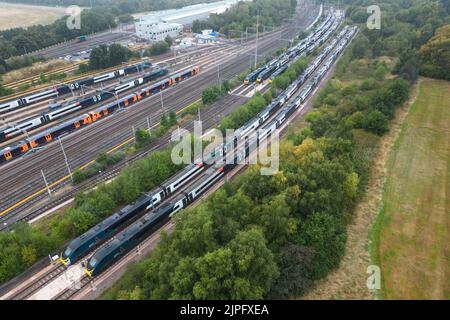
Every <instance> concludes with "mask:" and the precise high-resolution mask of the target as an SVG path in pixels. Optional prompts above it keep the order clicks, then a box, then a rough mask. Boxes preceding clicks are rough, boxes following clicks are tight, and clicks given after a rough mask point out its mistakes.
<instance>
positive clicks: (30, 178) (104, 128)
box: [0, 8, 317, 223]
mask: <svg viewBox="0 0 450 320" xmlns="http://www.w3.org/2000/svg"><path fill="white" fill-rule="evenodd" d="M309 9H311V8H309ZM316 10H317V8H316ZM314 19H315V14H313V13H312V12H311V10H301V11H300V13H299V16H298V23H297V30H294V29H295V25H291V27H290V28H289V30H288V31H287V32H286V33H285V34H284V37H292V36H293V35H295V34H296V33H298V32H299V31H300V30H302V29H304V28H305V27H307V26H308V25H309V24H310V23H311V22H312V21H313V20H314ZM284 45H285V42H284V41H280V39H279V33H276V34H274V35H273V36H271V37H268V38H266V39H264V40H260V41H259V45H258V53H259V59H260V60H262V59H264V57H266V56H268V55H269V54H270V53H272V52H274V51H276V50H277V49H278V48H280V47H282V46H284ZM253 52H254V44H253V43H249V44H248V45H247V46H245V47H243V48H241V53H240V54H237V55H234V56H229V57H227V59H226V60H225V61H223V62H222V63H221V65H220V77H221V79H230V78H232V77H234V76H235V75H237V74H239V73H240V72H242V71H244V70H246V69H247V68H248V67H249V65H250V64H252V61H253V59H254V58H253V57H252V56H251V55H249V53H253ZM216 79H217V70H216V67H215V66H214V65H213V66H211V67H209V68H204V69H203V71H202V72H201V73H200V74H199V75H198V76H196V77H195V78H193V79H190V80H188V81H185V82H183V83H180V84H179V85H177V86H176V87H174V88H172V89H169V90H168V91H165V92H163V99H164V110H161V101H160V97H159V95H157V96H153V97H151V98H149V99H147V100H144V101H141V102H140V103H138V104H136V105H134V106H133V107H132V108H129V109H128V110H126V111H124V112H122V113H119V114H117V115H115V116H113V117H110V118H109V119H108V118H107V119H105V121H100V122H98V123H95V124H92V125H91V126H88V127H86V128H85V129H82V130H80V131H78V132H75V133H73V134H71V135H68V136H66V137H64V138H63V139H62V144H63V146H64V150H65V152H66V154H67V157H68V163H69V165H70V168H71V169H72V170H74V169H75V168H78V167H80V166H82V165H84V164H86V163H88V162H89V161H91V160H93V159H95V157H96V155H98V153H99V152H105V151H107V150H110V149H112V148H113V147H115V146H117V145H118V144H119V143H120V142H122V141H124V140H126V139H129V138H131V137H132V136H133V131H132V127H133V126H134V128H135V129H136V128H140V127H147V118H149V120H150V122H151V123H153V124H154V123H156V122H157V120H159V119H160V117H161V115H162V114H163V112H169V111H172V110H173V111H178V110H180V109H182V108H183V107H185V106H187V105H189V104H190V103H192V102H194V101H196V100H197V99H198V98H199V97H200V96H201V92H202V91H203V89H204V88H206V87H208V86H210V85H211V84H212V83H215V82H216ZM41 170H43V172H44V174H45V175H46V178H47V180H48V182H49V183H52V182H55V181H58V180H59V179H61V178H64V177H66V181H67V174H68V169H67V167H66V164H65V160H64V156H63V153H62V149H61V145H60V144H59V143H52V144H50V145H48V146H46V147H45V148H44V150H40V151H39V152H36V153H34V154H30V155H28V156H26V157H24V158H22V159H18V160H16V161H13V162H11V163H9V164H7V165H5V166H3V167H2V168H1V172H0V194H1V195H0V212H2V211H4V210H5V209H8V208H10V207H11V206H13V205H15V204H17V203H18V202H20V201H22V200H23V199H24V198H25V197H27V196H29V195H32V194H33V193H34V192H36V191H38V190H42V189H43V188H45V183H44V181H43V178H42V175H41ZM45 197H46V193H45V192H42V193H41V194H40V195H38V196H36V197H34V198H33V199H32V201H31V199H30V201H24V202H22V203H21V204H20V205H17V206H16V207H15V208H14V209H13V210H11V211H9V212H8V213H7V215H6V214H5V215H4V217H3V218H5V217H6V218H7V219H8V220H9V217H14V216H15V215H17V214H18V213H20V214H23V213H24V212H26V209H28V208H30V205H31V203H32V202H34V203H36V202H37V200H36V199H40V200H42V199H45ZM14 220H15V219H14ZM11 221H13V220H9V221H7V222H8V223H10V222H11Z"/></svg>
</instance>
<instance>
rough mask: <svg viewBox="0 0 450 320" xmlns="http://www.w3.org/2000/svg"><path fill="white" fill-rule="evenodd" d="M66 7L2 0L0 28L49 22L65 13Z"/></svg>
mask: <svg viewBox="0 0 450 320" xmlns="http://www.w3.org/2000/svg"><path fill="white" fill-rule="evenodd" d="M65 12H66V8H64V7H58V8H56V7H44V6H30V5H24V4H12V3H5V2H0V30H6V29H11V28H16V27H28V26H32V25H35V24H49V23H52V22H53V21H55V20H56V19H58V18H60V17H62V16H64V15H65Z"/></svg>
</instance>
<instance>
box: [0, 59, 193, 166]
mask: <svg viewBox="0 0 450 320" xmlns="http://www.w3.org/2000/svg"><path fill="white" fill-rule="evenodd" d="M199 72H200V67H198V66H196V67H191V68H189V69H187V70H184V71H181V72H179V73H176V74H174V75H172V76H170V77H167V78H165V79H163V80H160V81H158V82H156V83H153V84H151V85H150V86H148V87H145V88H142V89H140V90H138V91H136V92H133V93H130V94H128V95H126V96H124V97H121V98H118V99H115V100H113V101H112V102H109V103H107V104H105V105H102V106H100V107H98V108H96V109H95V110H92V111H90V112H88V113H86V114H82V115H79V116H77V117H75V118H73V119H70V120H67V121H64V122H62V123H60V124H58V125H56V126H54V127H51V128H49V129H47V130H44V131H42V132H39V133H37V134H35V135H33V136H31V137H27V138H26V139H25V140H22V141H19V142H17V143H16V144H14V145H12V146H8V147H6V148H3V149H2V150H0V165H2V164H4V163H5V162H8V161H11V160H13V159H17V158H19V157H21V156H22V155H24V154H27V153H28V152H29V151H30V150H32V149H34V148H37V147H41V146H43V145H45V144H47V143H49V142H51V141H53V140H55V139H56V138H58V137H60V136H61V135H64V134H67V133H70V132H72V131H75V130H79V129H80V128H84V127H85V126H87V125H89V124H91V123H94V122H96V121H98V120H99V119H102V118H105V117H107V116H109V115H111V114H113V113H114V112H115V111H117V110H119V109H123V108H127V107H129V106H131V105H133V104H134V103H136V102H138V101H140V100H142V99H144V98H146V97H149V96H151V95H154V94H156V93H158V92H160V91H162V90H164V89H166V88H168V87H171V86H172V85H174V84H176V83H179V82H181V81H184V80H186V79H188V78H190V77H193V76H195V75H196V74H198V73H199Z"/></svg>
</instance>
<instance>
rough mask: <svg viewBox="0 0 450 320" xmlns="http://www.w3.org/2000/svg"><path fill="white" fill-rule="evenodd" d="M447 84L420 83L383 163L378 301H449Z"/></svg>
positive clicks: (376, 244)
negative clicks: (412, 102) (384, 165)
mask: <svg viewBox="0 0 450 320" xmlns="http://www.w3.org/2000/svg"><path fill="white" fill-rule="evenodd" d="M449 141H450V82H445V81H437V80H431V79H424V80H423V82H422V83H421V84H420V86H419V93H418V96H417V99H416V101H415V103H414V104H413V105H412V106H411V109H410V111H409V114H408V116H407V117H406V119H405V122H404V123H403V125H402V126H401V132H400V135H399V137H398V138H397V140H396V141H395V144H394V146H393V148H392V150H391V153H390V157H389V160H388V163H387V179H386V182H385V185H384V191H383V198H382V205H381V208H380V212H379V214H378V216H377V218H376V220H375V222H374V224H373V227H372V230H371V236H370V238H371V239H370V240H371V245H370V248H369V250H370V253H371V258H372V261H373V263H374V264H377V265H379V266H380V267H381V272H382V278H381V280H382V290H381V293H380V297H381V298H385V299H449V298H450V285H449V276H450V263H449V257H450V252H449V248H448V243H449V242H450V239H449V238H450V237H449V235H448V230H447V226H448V224H449V222H450V219H449V211H448V209H449V208H450V197H449V183H448V181H449V177H450V149H449Z"/></svg>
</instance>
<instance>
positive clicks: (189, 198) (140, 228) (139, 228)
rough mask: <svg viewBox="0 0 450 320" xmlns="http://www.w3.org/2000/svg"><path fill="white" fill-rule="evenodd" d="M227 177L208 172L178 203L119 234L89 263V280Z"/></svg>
mask: <svg viewBox="0 0 450 320" xmlns="http://www.w3.org/2000/svg"><path fill="white" fill-rule="evenodd" d="M224 174H225V170H224V167H221V168H219V169H218V170H217V169H216V168H210V169H208V170H207V172H205V174H204V178H203V179H202V180H201V181H200V182H199V183H197V184H196V185H195V186H194V187H191V188H190V189H189V190H188V191H185V192H183V195H182V196H181V197H179V198H178V199H177V200H175V201H174V202H166V203H163V204H162V205H161V206H160V207H159V208H157V209H155V210H152V211H151V212H149V213H147V214H145V215H144V216H143V217H142V218H140V219H139V220H137V221H136V222H134V223H133V224H131V225H130V226H129V227H127V228H126V229H125V230H123V231H121V232H120V233H118V234H117V235H116V236H115V237H114V238H113V239H112V240H111V241H109V242H107V243H106V244H105V245H104V246H102V247H100V248H99V249H98V250H97V251H96V252H95V253H94V254H93V255H92V257H91V258H90V259H89V260H88V262H87V264H86V266H85V272H86V274H87V275H88V276H89V277H94V276H96V275H98V274H100V273H101V272H102V271H103V270H105V269H106V268H107V267H109V266H110V265H112V264H113V263H114V262H115V261H117V260H119V259H120V258H121V257H123V256H124V255H125V254H126V253H127V252H129V251H130V250H131V249H132V248H134V247H135V246H136V245H137V244H139V243H140V242H141V241H142V240H143V239H145V237H147V236H148V235H149V234H150V233H151V232H152V231H154V230H155V229H156V228H157V227H158V226H160V225H162V224H163V223H164V222H165V221H167V220H168V219H169V218H170V217H171V216H173V215H174V214H176V213H177V212H178V211H180V210H181V209H183V208H186V207H187V206H188V205H189V204H190V203H192V202H193V201H194V200H196V199H197V198H198V197H199V196H200V195H202V194H203V193H204V192H205V191H206V190H207V189H208V188H209V187H210V186H211V185H212V184H214V183H215V182H216V181H217V180H219V179H220V178H221V177H222V176H223V175H224Z"/></svg>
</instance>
